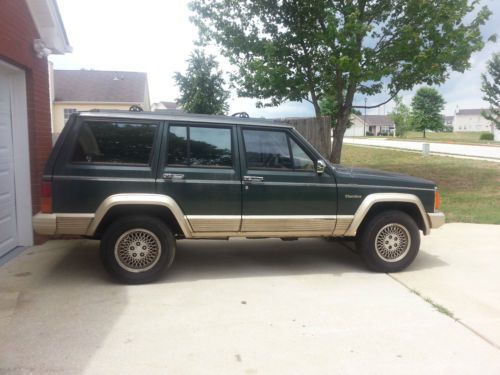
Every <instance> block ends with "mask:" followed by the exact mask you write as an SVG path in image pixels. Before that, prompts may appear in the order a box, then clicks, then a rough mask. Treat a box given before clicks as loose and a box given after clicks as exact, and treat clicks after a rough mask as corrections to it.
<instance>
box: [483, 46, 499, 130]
mask: <svg viewBox="0 0 500 375" xmlns="http://www.w3.org/2000/svg"><path fill="white" fill-rule="evenodd" d="M486 71H487V73H488V75H486V74H481V81H482V86H481V91H482V92H483V93H484V96H483V99H484V100H486V101H487V102H488V103H490V111H489V112H483V116H484V117H485V118H487V119H488V120H490V121H492V122H493V123H494V124H495V126H496V127H497V129H498V130H500V53H495V54H494V55H493V57H492V58H491V60H490V61H489V62H488V66H487V68H486Z"/></svg>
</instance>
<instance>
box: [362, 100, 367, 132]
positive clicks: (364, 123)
mask: <svg viewBox="0 0 500 375" xmlns="http://www.w3.org/2000/svg"><path fill="white" fill-rule="evenodd" d="M367 100H368V99H367V98H366V97H365V118H364V119H363V136H365V137H366V101H367Z"/></svg>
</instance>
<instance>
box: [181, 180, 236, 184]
mask: <svg viewBox="0 0 500 375" xmlns="http://www.w3.org/2000/svg"><path fill="white" fill-rule="evenodd" d="M182 182H184V183H186V184H219V185H241V181H240V180H194V179H188V180H183V181H182Z"/></svg>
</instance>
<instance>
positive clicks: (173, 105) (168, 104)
mask: <svg viewBox="0 0 500 375" xmlns="http://www.w3.org/2000/svg"><path fill="white" fill-rule="evenodd" d="M160 103H161V104H162V105H163V106H164V107H165V109H177V107H178V105H177V103H176V102H160Z"/></svg>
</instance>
